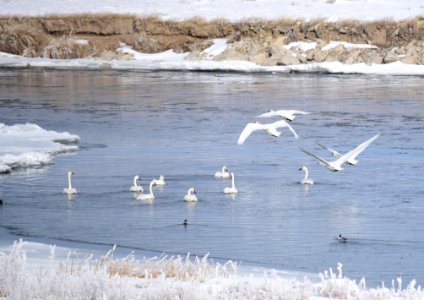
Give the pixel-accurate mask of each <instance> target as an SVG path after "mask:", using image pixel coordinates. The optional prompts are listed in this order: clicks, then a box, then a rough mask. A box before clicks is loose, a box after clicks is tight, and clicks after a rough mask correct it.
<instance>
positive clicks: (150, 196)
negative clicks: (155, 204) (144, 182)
mask: <svg viewBox="0 0 424 300" xmlns="http://www.w3.org/2000/svg"><path fill="white" fill-rule="evenodd" d="M155 181H156V179H153V180H152V181H150V185H149V193H148V194H140V195H138V196H137V198H136V199H137V200H153V199H155V195H154V194H153V189H152V187H153V185H154V184H155Z"/></svg>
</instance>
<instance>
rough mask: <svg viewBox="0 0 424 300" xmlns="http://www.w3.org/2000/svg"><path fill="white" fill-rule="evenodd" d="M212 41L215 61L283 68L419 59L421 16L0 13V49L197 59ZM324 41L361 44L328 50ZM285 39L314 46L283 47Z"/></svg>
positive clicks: (423, 36)
mask: <svg viewBox="0 0 424 300" xmlns="http://www.w3.org/2000/svg"><path fill="white" fill-rule="evenodd" d="M214 39H226V40H227V48H226V49H225V51H223V52H222V53H220V54H219V55H216V56H214V57H213V58H210V57H209V58H208V59H210V60H215V61H226V60H231V61H234V60H239V61H248V62H252V63H255V64H257V65H260V66H286V65H298V64H310V63H322V62H334V61H339V62H341V63H344V64H357V63H365V64H368V65H371V64H387V63H392V62H396V61H400V62H403V63H406V64H415V65H422V64H424V17H417V18H415V19H410V20H404V21H394V20H387V19H386V20H380V21H372V22H371V21H370V22H365V21H355V20H345V21H339V22H326V21H325V20H311V21H304V20H299V19H279V20H256V19H249V20H245V21H240V22H229V21H227V20H224V19H216V20H212V21H206V20H203V19H201V18H194V19H189V20H184V21H172V20H162V19H160V18H159V17H156V16H146V17H140V16H135V15H129V14H79V15H49V16H39V17H17V16H10V17H4V16H3V17H0V51H1V52H5V53H10V54H15V55H19V56H24V57H31V58H36V57H42V58H50V59H76V58H94V59H101V60H105V61H110V60H133V59H134V56H133V55H131V54H128V53H122V51H118V49H119V48H120V47H122V45H123V44H125V45H128V46H129V47H131V48H132V49H134V50H136V51H139V52H142V53H159V52H163V51H166V50H170V49H172V50H174V51H175V52H177V53H189V54H188V55H187V56H186V58H185V59H186V60H204V59H205V57H204V54H203V53H202V51H203V50H204V49H206V48H208V47H209V46H211V45H212V44H213V40H214ZM330 41H340V42H347V43H352V44H362V45H369V46H370V47H359V48H356V47H346V46H345V45H343V44H341V45H338V46H336V47H332V48H328V47H326V45H328V44H329V42H330ZM293 42H307V43H316V45H315V47H314V48H309V49H303V48H302V47H291V48H288V47H284V46H287V45H289V44H290V43H293Z"/></svg>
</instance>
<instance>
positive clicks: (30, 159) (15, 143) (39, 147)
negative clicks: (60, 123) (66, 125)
mask: <svg viewBox="0 0 424 300" xmlns="http://www.w3.org/2000/svg"><path fill="white" fill-rule="evenodd" d="M78 141H79V137H78V136H77V135H72V134H70V133H68V132H56V131H50V130H45V129H43V128H41V127H40V126H38V125H36V124H30V123H26V124H16V125H11V126H8V125H6V124H3V123H0V144H1V145H2V147H1V148H0V173H5V172H10V171H11V170H12V169H14V168H20V167H35V166H41V165H44V164H48V163H50V162H51V160H52V158H53V155H55V154H58V153H62V152H69V151H76V150H78V146H77V145H70V144H75V143H77V142H78Z"/></svg>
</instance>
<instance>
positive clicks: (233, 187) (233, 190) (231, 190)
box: [224, 173, 238, 194]
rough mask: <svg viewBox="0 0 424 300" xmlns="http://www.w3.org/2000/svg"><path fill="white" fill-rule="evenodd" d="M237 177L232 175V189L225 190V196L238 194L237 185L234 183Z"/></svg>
mask: <svg viewBox="0 0 424 300" xmlns="http://www.w3.org/2000/svg"><path fill="white" fill-rule="evenodd" d="M234 178H235V175H234V173H231V187H226V188H224V194H237V193H238V190H237V189H236V185H235V183H234Z"/></svg>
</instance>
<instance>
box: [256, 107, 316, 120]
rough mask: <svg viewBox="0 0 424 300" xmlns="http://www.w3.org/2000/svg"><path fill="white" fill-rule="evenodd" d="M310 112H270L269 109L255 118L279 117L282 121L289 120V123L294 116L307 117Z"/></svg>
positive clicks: (292, 110)
mask: <svg viewBox="0 0 424 300" xmlns="http://www.w3.org/2000/svg"><path fill="white" fill-rule="evenodd" d="M309 114H310V112H307V111H301V110H294V109H291V110H284V109H281V110H272V109H270V110H269V111H268V112H266V113H264V114H262V115H259V116H257V118H270V117H276V116H279V117H281V118H283V119H286V120H289V121H293V120H294V118H296V116H295V115H309Z"/></svg>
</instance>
